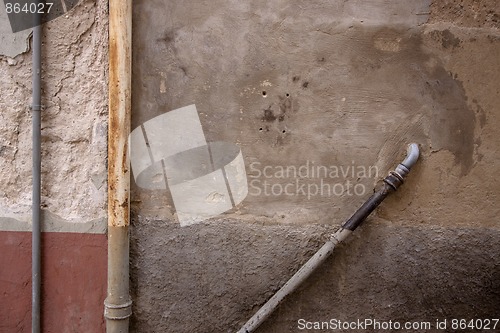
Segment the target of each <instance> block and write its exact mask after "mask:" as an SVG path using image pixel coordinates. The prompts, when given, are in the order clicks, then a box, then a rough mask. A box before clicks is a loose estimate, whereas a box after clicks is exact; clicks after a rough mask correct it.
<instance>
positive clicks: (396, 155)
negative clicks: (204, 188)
mask: <svg viewBox="0 0 500 333" xmlns="http://www.w3.org/2000/svg"><path fill="white" fill-rule="evenodd" d="M460 5H461V3H460V4H459V3H458V2H457V1H445V2H438V1H435V2H433V3H431V2H430V1H404V2H397V3H388V2H386V1H375V0H374V1H364V2H360V1H349V2H329V1H307V2H304V1H286V2H285V1H279V0H276V1H265V2H264V1H252V2H250V3H243V2H238V3H230V4H229V3H226V2H213V1H211V2H207V1H201V2H196V3H192V4H189V3H183V5H182V6H180V5H178V4H176V3H175V2H169V3H165V2H162V1H147V2H146V1H137V2H135V3H134V22H135V23H134V63H133V74H134V78H136V79H135V80H134V82H133V85H134V98H133V103H134V106H133V120H132V121H133V127H134V128H135V127H137V126H139V125H140V124H142V123H143V122H144V121H146V120H148V119H151V118H153V117H155V116H156V115H159V114H162V113H164V112H168V111H169V110H172V109H175V108H178V107H181V106H185V105H189V104H192V103H195V104H196V106H197V108H198V111H199V114H200V119H201V121H202V126H203V128H204V130H205V135H206V137H207V140H208V141H220V140H222V141H232V142H235V143H237V144H238V145H239V146H240V147H241V150H242V153H243V156H244V159H245V163H246V170H247V177H248V180H249V195H248V196H247V198H246V199H245V200H244V201H243V202H242V204H241V205H239V206H238V207H236V208H235V209H234V210H232V211H229V212H227V213H226V214H224V215H223V216H221V217H220V218H214V219H212V220H210V221H207V222H205V223H202V224H199V225H195V226H191V227H189V228H180V227H179V226H178V222H177V220H176V215H175V209H174V208H173V205H172V203H171V200H170V199H169V196H168V192H167V193H165V192H158V191H145V190H141V189H139V188H137V187H136V186H135V185H133V196H132V209H133V217H134V218H133V225H132V228H131V237H132V243H131V244H132V245H131V251H132V252H131V267H132V286H133V298H134V301H135V307H134V314H133V318H132V331H133V332H156V331H162V330H166V329H169V330H174V331H176V332H192V331H200V332H201V331H206V332H234V331H236V330H237V329H238V328H239V327H240V326H241V325H242V324H243V323H244V322H245V321H246V320H247V319H248V318H250V316H251V315H252V314H253V313H255V311H257V309H258V308H259V307H260V306H261V305H262V304H264V303H265V301H267V300H268V299H269V298H270V297H271V296H272V295H273V293H274V292H276V291H277V290H278V289H279V287H281V286H282V285H283V284H284V283H285V282H286V280H287V279H288V278H289V277H290V276H291V275H292V274H293V273H294V272H295V271H296V270H297V269H298V268H299V267H300V265H301V264H303V263H304V262H305V261H306V260H307V259H308V258H309V257H310V256H311V255H312V254H313V253H314V252H315V251H316V250H317V249H318V248H319V247H320V246H321V244H322V243H323V242H324V241H325V239H326V237H327V235H328V234H329V233H331V232H333V231H334V229H335V227H336V226H337V225H339V224H341V223H342V222H343V221H344V220H345V219H346V218H348V217H349V216H350V214H352V213H353V212H354V211H355V209H356V208H357V207H359V205H361V203H362V202H364V200H366V199H367V197H368V196H369V195H370V193H371V191H372V188H373V186H374V185H375V184H376V183H377V182H378V181H379V180H380V179H381V178H383V177H384V176H385V174H386V172H388V171H389V170H391V169H392V168H394V167H395V165H396V164H397V163H398V162H399V161H401V159H402V158H403V156H404V152H405V149H406V147H405V145H406V143H409V142H413V141H415V142H418V143H419V145H420V148H421V151H422V156H421V159H420V161H419V162H418V164H417V165H416V166H415V168H414V169H413V170H412V172H411V174H410V176H409V178H408V180H407V182H406V183H405V184H404V185H403V187H402V188H401V189H400V190H399V191H398V192H397V193H395V194H394V195H392V196H390V197H389V198H388V199H387V200H386V201H385V202H384V203H383V204H382V205H381V207H379V209H378V210H377V211H376V212H375V213H374V214H373V216H372V217H371V218H369V220H368V222H367V224H365V225H364V226H363V227H362V228H361V229H360V230H359V231H356V233H355V236H353V239H352V240H351V241H349V242H348V243H346V244H345V245H344V246H342V247H341V248H340V249H339V251H338V252H336V253H335V255H334V256H333V257H332V258H331V259H329V260H328V262H327V263H326V264H325V265H324V266H323V267H322V268H321V269H320V270H319V271H318V272H316V273H315V274H314V276H313V277H311V279H310V280H309V281H308V282H306V284H305V285H304V286H302V287H301V288H300V289H299V290H298V292H297V293H295V294H294V295H292V296H291V297H290V298H289V299H287V300H285V302H284V303H283V304H282V305H281V306H280V307H279V308H278V310H277V312H276V313H275V314H274V315H273V316H272V317H271V318H270V319H269V320H268V322H266V323H265V324H264V325H263V326H262V327H261V328H260V329H259V330H258V332H296V331H297V332H298V331H300V330H299V329H298V327H297V320H298V319H300V318H305V319H308V320H312V321H314V320H329V319H330V318H338V319H340V320H356V319H358V318H360V319H362V318H374V317H377V318H385V319H393V320H422V321H424V320H431V321H433V322H434V321H435V320H436V319H437V318H452V317H464V318H465V317H467V318H469V317H470V318H474V317H488V316H492V315H494V313H495V311H496V310H495V309H496V308H498V306H499V304H500V297H499V295H498V293H497V292H496V291H495V290H496V289H497V288H498V286H497V285H496V280H497V275H498V273H499V272H498V258H496V257H495V255H494V252H498V245H499V243H498V242H497V241H496V239H497V238H498V229H499V225H498V223H497V215H498V214H499V213H500V211H499V208H498V207H497V204H496V202H497V201H498V200H497V199H498V193H499V192H500V183H499V182H498V180H497V179H496V178H495V176H494V174H495V170H496V169H495V168H496V166H497V165H498V163H499V161H500V157H499V154H498V152H497V149H496V146H497V144H496V142H497V139H496V138H497V137H498V134H499V133H498V124H500V118H499V116H498V112H497V105H498V103H499V102H500V100H499V98H500V95H499V94H498V89H497V87H498V82H500V70H499V68H500V63H499V61H500V43H499V38H498V30H497V25H496V23H495V22H496V21H495V17H496V15H498V10H497V6H496V3H495V2H494V1H485V2H481V3H479V2H475V1H471V2H468V3H467V4H463V6H460ZM150 22H156V24H155V25H154V26H153V25H151V24H150ZM324 168H326V169H324ZM299 170H302V171H303V172H302V173H300V172H299ZM324 170H327V171H324ZM290 184H291V185H290ZM301 184H303V185H304V186H305V187H302V188H301V187H300V185H301ZM287 186H288V187H287ZM309 188H310V189H311V190H315V192H312V193H311V192H308V189H309ZM285 189H288V190H289V191H290V192H286V191H285ZM337 189H339V191H337V192H335V191H336V190H337ZM326 190H328V193H327V192H326ZM332 190H333V191H334V192H332ZM340 190H342V191H340ZM355 190H357V191H358V192H357V193H356V192H354V191H355ZM266 191H267V192H266ZM415 290H418V292H417V293H416V292H415Z"/></svg>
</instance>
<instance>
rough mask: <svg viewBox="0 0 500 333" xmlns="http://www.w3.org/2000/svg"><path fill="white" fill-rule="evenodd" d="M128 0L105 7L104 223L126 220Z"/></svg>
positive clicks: (124, 221) (129, 75)
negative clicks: (105, 211)
mask: <svg viewBox="0 0 500 333" xmlns="http://www.w3.org/2000/svg"><path fill="white" fill-rule="evenodd" d="M130 11H131V2H130V1H126V2H124V3H122V2H115V3H112V2H111V3H110V7H109V86H108V89H109V125H108V126H109V128H108V214H109V217H108V225H110V226H126V225H128V224H129V206H130V205H129V192H130V189H129V187H130V179H129V177H130V175H129V165H128V164H129V157H128V154H129V152H128V136H129V133H130V115H131V68H132V66H131V59H132V57H131V21H130V20H129V18H130V17H131V12H130Z"/></svg>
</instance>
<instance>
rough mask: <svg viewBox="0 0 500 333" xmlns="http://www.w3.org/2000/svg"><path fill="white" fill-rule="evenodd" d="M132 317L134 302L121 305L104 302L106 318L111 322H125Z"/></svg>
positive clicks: (129, 301) (130, 301)
mask: <svg viewBox="0 0 500 333" xmlns="http://www.w3.org/2000/svg"><path fill="white" fill-rule="evenodd" d="M131 315H132V300H128V301H127V302H125V303H121V304H111V303H109V302H108V301H107V300H105V301H104V317H105V318H106V319H109V320H125V319H127V318H129V317H130V316H131Z"/></svg>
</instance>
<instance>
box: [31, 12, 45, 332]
mask: <svg viewBox="0 0 500 333" xmlns="http://www.w3.org/2000/svg"><path fill="white" fill-rule="evenodd" d="M34 19H35V27H34V28H33V44H32V48H33V54H32V58H33V64H32V71H33V73H32V75H33V77H32V89H33V92H32V94H33V101H32V105H31V110H32V111H33V112H32V117H33V119H32V122H33V133H32V136H33V139H32V145H33V151H32V162H33V166H32V175H33V190H32V207H31V214H32V232H31V332H32V333H39V332H40V307H41V305H40V304H41V281H42V272H41V271H42V267H41V266H42V259H41V252H42V249H41V236H42V234H41V226H40V201H41V194H40V193H41V168H42V153H41V149H42V147H41V135H42V134H41V129H42V127H41V118H42V115H41V111H42V106H41V104H42V97H41V95H42V87H41V81H42V27H41V26H40V22H39V21H38V20H39V19H40V17H39V15H34Z"/></svg>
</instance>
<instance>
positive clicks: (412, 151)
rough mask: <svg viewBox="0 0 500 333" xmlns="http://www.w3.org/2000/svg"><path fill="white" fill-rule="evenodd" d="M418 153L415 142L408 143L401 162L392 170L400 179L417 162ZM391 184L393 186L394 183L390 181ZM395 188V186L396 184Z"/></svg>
mask: <svg viewBox="0 0 500 333" xmlns="http://www.w3.org/2000/svg"><path fill="white" fill-rule="evenodd" d="M419 155H420V151H419V149H418V145H417V144H416V143H411V144H409V145H408V150H407V151H406V158H405V159H404V160H403V162H401V163H399V165H398V166H397V167H396V170H394V172H395V173H396V174H397V177H398V178H399V179H400V181H403V180H404V179H405V178H406V176H407V175H408V173H409V172H410V169H411V168H412V167H413V166H414V165H415V163H417V160H418V157H419ZM391 186H393V187H394V186H395V185H394V184H392V182H391ZM395 188H397V186H396V187H395Z"/></svg>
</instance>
